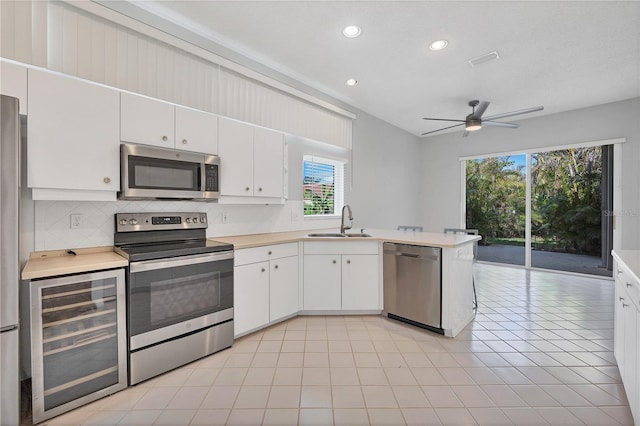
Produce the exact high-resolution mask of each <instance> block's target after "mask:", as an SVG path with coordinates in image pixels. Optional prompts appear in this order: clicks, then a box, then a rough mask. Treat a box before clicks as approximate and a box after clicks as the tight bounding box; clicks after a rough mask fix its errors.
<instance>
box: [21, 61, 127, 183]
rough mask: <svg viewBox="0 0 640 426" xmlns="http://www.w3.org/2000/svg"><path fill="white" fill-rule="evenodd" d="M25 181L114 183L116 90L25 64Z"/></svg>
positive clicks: (117, 180) (117, 138)
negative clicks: (26, 179)
mask: <svg viewBox="0 0 640 426" xmlns="http://www.w3.org/2000/svg"><path fill="white" fill-rule="evenodd" d="M28 78H29V94H28V99H29V100H28V102H29V120H27V126H28V134H29V143H28V144H27V150H28V153H27V154H28V155H27V159H28V167H27V168H28V171H27V174H28V185H29V187H31V188H50V189H70V190H94V191H112V192H113V193H114V194H115V192H116V191H118V190H119V189H120V135H119V128H120V115H119V109H120V94H119V92H117V91H115V90H112V89H109V88H106V87H104V86H99V85H97V84H92V83H89V82H84V81H82V80H78V79H75V78H70V77H64V76H60V75H55V74H49V73H45V72H42V71H39V70H31V69H30V70H29V72H28Z"/></svg>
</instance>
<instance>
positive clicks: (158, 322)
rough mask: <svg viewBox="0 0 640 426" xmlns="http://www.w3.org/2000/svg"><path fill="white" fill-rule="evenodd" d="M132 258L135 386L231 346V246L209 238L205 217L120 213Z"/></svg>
mask: <svg viewBox="0 0 640 426" xmlns="http://www.w3.org/2000/svg"><path fill="white" fill-rule="evenodd" d="M115 220H116V233H115V237H114V240H115V246H116V252H118V253H119V254H121V255H122V256H124V257H126V258H127V259H128V260H129V266H128V267H127V273H126V285H127V337H128V349H129V384H130V385H133V384H136V383H139V382H142V381H144V380H147V379H149V378H151V377H154V376H156V375H158V374H161V373H163V372H165V371H168V370H171V369H173V368H176V367H179V366H181V365H184V364H187V363H189V362H191V361H194V360H196V359H199V358H202V357H204V356H207V355H209V354H212V353H214V352H217V351H220V350H222V349H225V348H228V347H230V346H231V345H232V344H233V245H232V244H227V243H222V242H217V241H212V240H207V238H206V229H207V215H206V213H118V214H116V215H115Z"/></svg>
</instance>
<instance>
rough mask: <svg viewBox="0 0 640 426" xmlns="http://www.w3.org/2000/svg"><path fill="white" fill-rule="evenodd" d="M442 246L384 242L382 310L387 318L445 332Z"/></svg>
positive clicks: (441, 332) (437, 331)
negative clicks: (443, 327) (443, 325)
mask: <svg viewBox="0 0 640 426" xmlns="http://www.w3.org/2000/svg"><path fill="white" fill-rule="evenodd" d="M441 250H442V249H440V248H438V247H423V246H414V245H409V244H396V243H384V259H383V262H384V263H383V272H384V310H383V312H384V313H385V314H387V316H388V317H389V318H393V319H397V320H400V321H404V322H407V323H409V324H413V325H416V326H419V327H423V328H426V329H428V330H431V331H434V332H436V333H440V334H444V330H443V329H442V279H441V267H442V266H441V265H442V252H441Z"/></svg>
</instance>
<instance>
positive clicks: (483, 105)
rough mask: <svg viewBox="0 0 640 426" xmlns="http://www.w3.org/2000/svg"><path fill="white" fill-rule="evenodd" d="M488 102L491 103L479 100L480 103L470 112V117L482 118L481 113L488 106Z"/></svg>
mask: <svg viewBox="0 0 640 426" xmlns="http://www.w3.org/2000/svg"><path fill="white" fill-rule="evenodd" d="M489 104H491V102H487V101H482V102H480V105H478V108H476V111H475V112H474V113H473V114H472V117H473V118H477V119H480V118H482V114H484V112H485V111H486V110H487V108H488V107H489Z"/></svg>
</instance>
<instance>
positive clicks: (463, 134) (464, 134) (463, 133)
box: [462, 130, 469, 138]
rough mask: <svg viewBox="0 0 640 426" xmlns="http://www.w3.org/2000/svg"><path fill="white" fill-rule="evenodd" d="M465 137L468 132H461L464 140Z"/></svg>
mask: <svg viewBox="0 0 640 426" xmlns="http://www.w3.org/2000/svg"><path fill="white" fill-rule="evenodd" d="M467 136H469V132H467V131H466V130H465V131H464V132H462V137H463V138H466V137H467Z"/></svg>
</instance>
